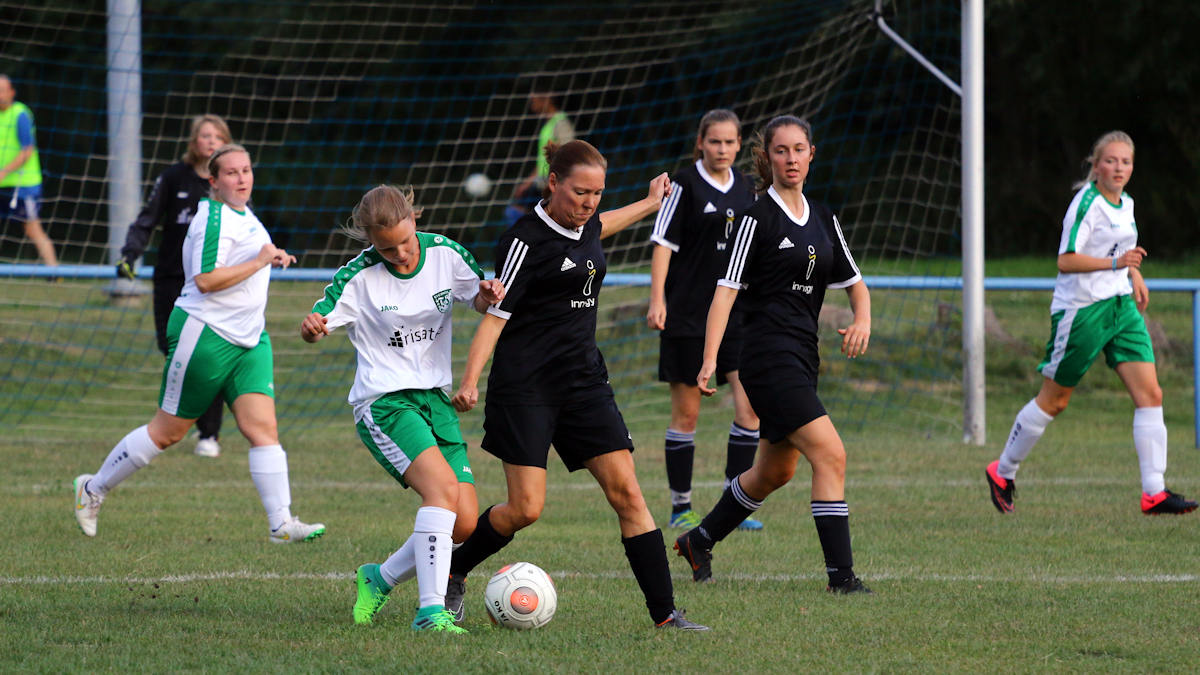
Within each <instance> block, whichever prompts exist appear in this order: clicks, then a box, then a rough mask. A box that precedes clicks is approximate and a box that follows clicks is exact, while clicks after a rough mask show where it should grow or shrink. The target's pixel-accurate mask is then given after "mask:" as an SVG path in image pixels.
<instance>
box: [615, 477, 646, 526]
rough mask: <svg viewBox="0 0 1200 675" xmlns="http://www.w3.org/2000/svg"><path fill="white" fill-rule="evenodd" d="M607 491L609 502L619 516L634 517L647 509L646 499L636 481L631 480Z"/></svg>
mask: <svg viewBox="0 0 1200 675" xmlns="http://www.w3.org/2000/svg"><path fill="white" fill-rule="evenodd" d="M605 493H606V495H605V496H607V497H608V503H609V504H611V505H612V507H613V510H614V511H616V512H617V515H619V516H624V517H632V516H633V515H635V514H638V513H641V512H642V511H645V510H646V500H645V498H644V497H642V490H641V488H639V487H638V485H637V483H636V482H633V481H630V482H628V483H621V484H620V485H617V486H613V487H609V488H607V489H606V490H605Z"/></svg>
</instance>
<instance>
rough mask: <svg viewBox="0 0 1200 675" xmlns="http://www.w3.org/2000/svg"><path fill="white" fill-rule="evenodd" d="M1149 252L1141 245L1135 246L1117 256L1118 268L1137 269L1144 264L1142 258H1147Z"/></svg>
mask: <svg viewBox="0 0 1200 675" xmlns="http://www.w3.org/2000/svg"><path fill="white" fill-rule="evenodd" d="M1147 255H1149V254H1148V253H1146V249H1144V248H1142V247H1141V246H1134V247H1133V248H1131V249H1129V250H1128V251H1125V252H1124V253H1122V254H1121V255H1120V256H1118V257H1117V269H1121V268H1123V267H1132V268H1134V269H1137V268H1139V267H1141V266H1142V258H1145V257H1146V256H1147Z"/></svg>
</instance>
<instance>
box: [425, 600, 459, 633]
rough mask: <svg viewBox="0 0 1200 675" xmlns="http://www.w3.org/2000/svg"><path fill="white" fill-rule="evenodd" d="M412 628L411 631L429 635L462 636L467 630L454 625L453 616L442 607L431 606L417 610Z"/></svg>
mask: <svg viewBox="0 0 1200 675" xmlns="http://www.w3.org/2000/svg"><path fill="white" fill-rule="evenodd" d="M412 627H413V630H423V631H429V632H431V633H433V632H443V633H452V634H454V635H462V634H465V633H466V632H467V629H465V628H460V627H458V626H456V625H454V615H453V614H451V613H450V612H448V611H447V610H446V608H445V607H443V606H442V605H432V606H429V607H422V608H421V609H419V610H417V618H415V619H413V622H412Z"/></svg>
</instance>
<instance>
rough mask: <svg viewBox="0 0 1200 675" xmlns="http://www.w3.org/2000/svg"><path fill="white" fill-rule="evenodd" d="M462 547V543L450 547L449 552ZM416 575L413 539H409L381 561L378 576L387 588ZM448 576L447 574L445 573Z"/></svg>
mask: <svg viewBox="0 0 1200 675" xmlns="http://www.w3.org/2000/svg"><path fill="white" fill-rule="evenodd" d="M459 546H462V542H459V543H457V544H451V545H450V551H451V553H453V552H454V551H457V550H458V547H459ZM416 573H417V564H416V561H415V560H414V559H413V538H412V537H409V538H408V540H407V541H405V542H404V545H403V546H401V547H400V548H398V549H396V552H395V553H393V554H392V555H391V556H389V557H388V559H387V560H385V561H383V564H382V565H380V566H379V575H380V576H382V577H383V580H384V581H386V582H387V584H388V586H393V587H394V586H395V585H396V584H402V583H404V582H405V581H408V580H409V579H411V578H413V576H415V575H416ZM447 574H448V573H447Z"/></svg>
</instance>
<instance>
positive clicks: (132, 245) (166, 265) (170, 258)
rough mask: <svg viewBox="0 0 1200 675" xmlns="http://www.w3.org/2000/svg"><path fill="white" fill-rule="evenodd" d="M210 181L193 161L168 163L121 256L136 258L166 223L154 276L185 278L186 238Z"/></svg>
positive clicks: (129, 258) (135, 222) (156, 181)
mask: <svg viewBox="0 0 1200 675" xmlns="http://www.w3.org/2000/svg"><path fill="white" fill-rule="evenodd" d="M208 192H209V184H208V181H207V180H205V179H203V178H201V177H200V176H198V175H196V171H195V170H194V169H193V168H192V166H191V165H190V164H187V163H185V162H179V163H177V164H172V165H171V166H169V167H167V169H166V171H163V172H162V173H161V174H160V175H159V176H158V179H157V180H155V181H154V187H153V188H151V190H150V197H149V199H147V200H146V205H145V206H143V207H142V210H141V212H140V213H138V217H137V220H134V221H133V224H132V225H130V226H129V233H128V234H126V235H125V246H124V248H122V249H121V257H122V258H124V259H126V260H136V259H137V258H139V257H141V255H142V253H144V252H145V251H146V247H147V245H149V243H150V236H151V235H152V234H153V232H154V230H155V228H157V227H159V226H160V225H161V226H162V230H163V234H162V241H160V242H159V244H158V260H157V261H156V262H155V264H154V278H155V279H161V278H168V277H178V278H180V279H182V278H183V257H182V253H181V251H182V249H183V239H184V237H185V236H187V231H188V226H189V225H190V224H191V222H192V216H194V215H196V204H197V203H199V201H200V200H201V199H202V198H204V197H207V196H208Z"/></svg>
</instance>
